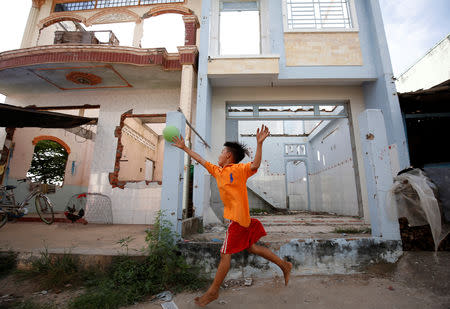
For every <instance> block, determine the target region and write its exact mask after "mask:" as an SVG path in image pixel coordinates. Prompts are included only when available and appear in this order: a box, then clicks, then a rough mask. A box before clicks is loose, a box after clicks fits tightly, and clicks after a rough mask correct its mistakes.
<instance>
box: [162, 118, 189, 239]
mask: <svg viewBox="0 0 450 309" xmlns="http://www.w3.org/2000/svg"><path fill="white" fill-rule="evenodd" d="M166 115H167V116H166V125H173V126H176V127H177V128H179V130H180V134H181V135H182V136H184V131H185V127H186V118H184V115H183V114H182V113H180V112H168V113H167V114H166ZM163 171H164V173H163V178H162V183H163V186H162V191H161V211H163V215H164V218H165V219H166V220H168V221H169V222H171V224H172V225H171V229H172V231H174V232H176V234H177V238H179V237H181V227H182V220H183V182H184V180H183V175H184V152H183V151H181V150H180V149H178V148H176V147H173V146H172V145H171V143H169V142H167V141H165V142H164V162H163Z"/></svg>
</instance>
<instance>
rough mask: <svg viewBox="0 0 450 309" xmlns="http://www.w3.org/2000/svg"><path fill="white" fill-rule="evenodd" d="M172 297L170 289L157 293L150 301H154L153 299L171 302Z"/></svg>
mask: <svg viewBox="0 0 450 309" xmlns="http://www.w3.org/2000/svg"><path fill="white" fill-rule="evenodd" d="M172 298H173V295H172V293H171V292H170V291H164V292H161V293H159V294H156V296H154V297H153V298H152V299H151V300H150V301H152V302H153V301H157V300H160V301H163V302H170V301H171V300H172Z"/></svg>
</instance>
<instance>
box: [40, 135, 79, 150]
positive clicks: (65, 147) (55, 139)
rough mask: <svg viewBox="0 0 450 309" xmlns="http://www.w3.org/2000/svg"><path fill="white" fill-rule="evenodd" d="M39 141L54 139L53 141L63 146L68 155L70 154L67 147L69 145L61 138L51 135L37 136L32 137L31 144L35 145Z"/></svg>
mask: <svg viewBox="0 0 450 309" xmlns="http://www.w3.org/2000/svg"><path fill="white" fill-rule="evenodd" d="M40 141H54V142H57V143H58V144H60V145H61V146H62V147H64V149H65V150H66V151H67V154H68V155H69V154H70V147H69V145H67V144H66V143H65V142H64V141H63V140H62V139H60V138H57V137H56V136H51V135H41V136H37V137H35V138H33V142H32V143H33V145H36V144H37V143H39V142H40Z"/></svg>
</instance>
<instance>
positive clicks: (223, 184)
mask: <svg viewBox="0 0 450 309" xmlns="http://www.w3.org/2000/svg"><path fill="white" fill-rule="evenodd" d="M269 134H270V132H269V129H268V128H267V127H266V126H264V125H263V126H262V127H261V129H258V130H257V132H256V142H257V147H256V154H255V159H254V160H253V162H249V163H246V164H243V163H239V162H240V161H241V160H242V159H243V158H244V157H245V154H247V155H248V151H247V150H246V149H245V148H244V146H242V145H241V144H239V143H233V142H226V143H225V144H224V146H225V147H224V148H223V150H222V153H221V154H220V156H219V159H218V165H219V166H217V165H213V164H211V163H209V162H207V161H205V160H204V159H203V158H202V157H201V156H200V155H199V154H197V153H195V152H193V151H192V150H190V149H189V148H187V147H186V145H185V143H184V139H183V137H182V136H180V137H174V138H173V142H174V143H173V145H174V146H175V147H178V148H180V149H182V150H183V151H185V152H186V153H187V154H188V155H189V156H191V157H192V158H193V159H194V160H196V161H197V162H198V163H200V164H201V165H203V166H204V167H205V168H206V169H207V170H208V172H209V173H210V174H211V175H212V176H214V178H216V180H217V186H218V188H219V193H220V197H221V199H222V202H223V204H224V213H223V216H224V218H225V219H229V220H231V223H230V225H229V226H228V230H227V234H226V236H225V240H224V242H223V245H222V249H221V250H220V263H219V267H218V268H217V273H216V276H215V278H214V281H213V283H212V284H211V286H210V287H209V289H208V291H206V293H205V294H203V295H202V296H201V297H197V298H195V303H196V304H197V305H198V306H200V307H204V306H206V305H207V304H209V303H210V302H212V301H213V300H215V299H217V298H218V297H219V288H220V285H221V284H222V282H223V280H224V279H225V276H226V275H227V273H228V270H229V269H230V261H231V255H232V254H233V253H238V252H240V251H243V250H245V249H247V250H248V251H249V252H250V253H253V254H257V255H259V256H262V257H263V258H265V259H267V260H269V261H271V262H273V263H275V264H277V265H278V266H279V267H280V268H281V270H282V271H283V275H284V283H285V285H287V284H288V282H289V276H290V273H291V269H292V264H291V263H289V262H287V261H284V260H282V259H280V258H279V257H278V256H277V255H275V253H273V252H272V251H271V250H270V249H268V248H265V247H261V246H258V245H256V242H257V241H258V240H259V239H260V238H261V237H263V236H265V235H266V232H265V230H264V227H263V226H262V224H261V222H259V221H258V220H257V219H252V218H250V211H249V208H248V197H247V185H246V183H247V179H248V178H249V177H251V176H252V175H254V174H255V173H256V172H257V171H258V168H259V166H260V164H261V157H262V145H263V142H264V140H265V139H266V137H267V136H269ZM238 163H239V164H238Z"/></svg>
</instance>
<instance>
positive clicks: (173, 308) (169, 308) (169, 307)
mask: <svg viewBox="0 0 450 309" xmlns="http://www.w3.org/2000/svg"><path fill="white" fill-rule="evenodd" d="M163 293H164V292H163ZM169 293H170V292H169ZM171 295H172V294H171ZM161 307H163V309H178V306H177V305H176V304H175V303H174V302H173V301H170V302H167V303H162V304H161Z"/></svg>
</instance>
